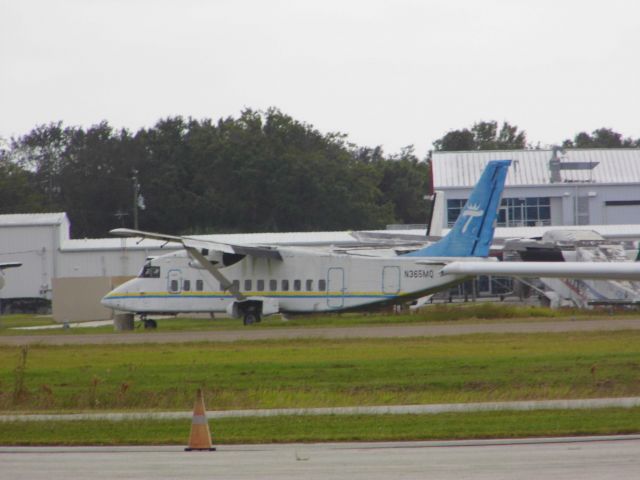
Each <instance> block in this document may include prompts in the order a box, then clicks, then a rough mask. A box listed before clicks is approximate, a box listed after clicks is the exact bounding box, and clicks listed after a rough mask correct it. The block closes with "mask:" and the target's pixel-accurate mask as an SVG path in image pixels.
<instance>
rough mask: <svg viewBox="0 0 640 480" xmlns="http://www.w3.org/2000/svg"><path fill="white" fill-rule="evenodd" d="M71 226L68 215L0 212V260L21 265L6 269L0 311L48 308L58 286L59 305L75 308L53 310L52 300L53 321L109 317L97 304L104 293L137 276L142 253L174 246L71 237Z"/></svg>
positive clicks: (148, 254)
mask: <svg viewBox="0 0 640 480" xmlns="http://www.w3.org/2000/svg"><path fill="white" fill-rule="evenodd" d="M69 227H70V225H69V219H68V217H67V214H66V213H34V214H11V215H0V262H21V263H22V266H21V267H20V268H11V269H8V270H6V271H5V272H4V275H5V277H6V285H5V286H4V288H2V290H0V313H10V312H12V311H21V310H28V311H43V312H44V311H48V310H49V305H50V301H51V300H52V299H53V297H54V290H56V289H58V290H60V291H64V292H65V294H64V295H58V296H56V297H57V299H59V300H60V301H63V302H64V303H60V304H59V306H60V307H61V308H63V310H65V311H66V310H67V309H66V307H65V304H68V305H69V306H73V308H69V309H68V310H69V311H73V312H75V313H74V314H73V316H72V315H71V314H67V313H65V312H63V311H58V312H57V311H56V302H55V301H54V305H53V310H54V312H53V313H54V318H56V320H59V321H66V320H68V321H73V320H77V319H82V318H93V319H101V318H111V314H112V312H111V311H110V310H108V309H106V308H104V307H102V306H101V305H100V302H99V299H100V298H101V297H102V295H104V293H105V292H106V291H108V290H109V289H110V288H111V287H112V286H113V285H115V284H117V283H120V282H121V281H122V280H123V279H125V278H130V277H131V276H134V275H136V274H137V273H138V271H139V270H140V268H141V266H142V265H143V263H144V261H145V258H146V257H148V256H154V255H162V254H163V253H166V252H167V249H171V248H176V247H175V246H173V245H167V246H166V247H164V248H163V249H161V248H160V247H161V245H163V243H162V242H159V241H154V240H145V241H144V242H143V243H141V244H136V241H135V239H131V238H129V239H127V238H102V239H71V238H69ZM80 291H81V292H82V293H80V294H79V292H80ZM74 316H77V317H78V318H74Z"/></svg>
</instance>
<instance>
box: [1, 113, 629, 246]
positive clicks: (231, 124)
mask: <svg viewBox="0 0 640 480" xmlns="http://www.w3.org/2000/svg"><path fill="white" fill-rule="evenodd" d="M564 146H566V147H577V148H595V147H640V139H639V140H633V139H628V138H623V137H622V136H621V135H620V134H618V133H616V132H613V131H612V130H609V129H604V128H603V129H599V130H596V131H594V132H593V133H592V134H587V133H585V132H581V133H579V134H577V135H576V136H575V137H574V138H573V139H571V140H567V141H565V142H564ZM433 147H434V150H435V151H445V150H486V149H521V148H533V147H531V146H530V145H528V144H527V142H526V133H525V132H524V131H522V130H520V129H519V128H518V127H516V126H512V125H510V124H508V123H507V122H504V123H503V124H502V125H498V123H497V122H479V123H476V124H474V125H473V126H472V127H471V128H465V129H461V130H454V131H450V132H448V133H446V134H445V135H444V136H443V137H442V138H440V139H438V140H436V141H435V142H434V144H433ZM429 169H430V162H429V157H428V156H427V158H424V159H418V158H417V156H416V155H415V153H414V150H413V147H411V146H409V147H406V148H404V149H402V150H401V151H400V152H399V153H396V154H386V153H385V152H384V151H383V150H382V148H381V147H374V148H370V147H361V146H357V145H354V144H353V143H350V142H348V140H347V137H346V135H344V134H341V133H321V132H319V131H318V130H316V129H315V128H314V127H313V126H312V125H309V124H307V123H304V122H301V121H298V120H295V119H293V118H292V117H290V116H289V115H286V114H284V113H283V112H281V111H280V110H278V109H276V108H271V109H268V110H266V111H255V110H252V109H246V110H244V111H243V112H241V114H240V115H238V116H237V117H236V118H234V117H227V118H221V119H219V120H217V121H214V120H211V119H204V120H195V119H192V118H186V119H185V118H183V117H180V116H177V117H170V118H166V119H162V120H160V121H158V122H157V123H156V124H155V125H154V126H153V127H151V128H142V129H139V130H138V131H135V132H131V131H129V130H127V129H115V128H113V127H112V126H110V125H109V124H108V123H107V122H102V123H99V124H97V125H94V126H91V127H88V128H81V127H70V126H65V125H63V123H62V122H55V123H50V124H48V125H40V126H37V127H35V128H34V129H33V130H31V131H30V132H29V133H27V134H25V135H22V136H20V137H18V138H12V139H11V140H10V141H8V142H4V143H0V213H32V212H55V211H65V212H67V214H68V216H69V218H70V221H71V226H72V232H71V234H72V237H74V238H78V237H103V236H106V235H107V232H108V231H109V230H110V229H112V228H115V227H119V226H125V227H133V226H134V217H135V216H136V215H134V211H135V210H136V209H135V208H134V204H137V211H138V215H137V217H138V227H139V228H140V229H145V230H152V231H154V230H155V231H161V232H166V233H174V234H189V233H192V234H194V233H213V232H220V233H223V232H261V231H313V230H344V229H365V228H367V229H371V228H384V226H385V225H386V224H389V223H424V221H425V219H426V216H427V209H428V208H429V205H428V204H427V202H426V201H425V199H424V196H425V195H426V194H427V193H428V192H429V189H430V185H429V182H430V178H431V175H430V171H429ZM138 194H139V195H138Z"/></svg>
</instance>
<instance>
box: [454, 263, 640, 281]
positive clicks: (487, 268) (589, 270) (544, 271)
mask: <svg viewBox="0 0 640 480" xmlns="http://www.w3.org/2000/svg"><path fill="white" fill-rule="evenodd" d="M442 274H443V275H501V276H505V277H537V278H539V277H548V278H591V279H606V280H640V262H465V261H456V262H451V263H449V264H448V265H446V266H445V267H443V268H442Z"/></svg>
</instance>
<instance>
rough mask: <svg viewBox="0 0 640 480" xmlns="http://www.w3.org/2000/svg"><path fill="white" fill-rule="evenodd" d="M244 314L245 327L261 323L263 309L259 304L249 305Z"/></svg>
mask: <svg viewBox="0 0 640 480" xmlns="http://www.w3.org/2000/svg"><path fill="white" fill-rule="evenodd" d="M243 310H244V311H243V312H242V323H244V324H245V325H253V324H254V323H260V321H261V320H262V318H261V315H260V313H261V308H260V304H259V303H248V304H247V305H246V306H245V308H244V309H243Z"/></svg>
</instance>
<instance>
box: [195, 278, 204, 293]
mask: <svg viewBox="0 0 640 480" xmlns="http://www.w3.org/2000/svg"><path fill="white" fill-rule="evenodd" d="M203 289H204V283H203V282H202V280H196V290H197V291H199V292H201V291H202V290H203Z"/></svg>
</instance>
